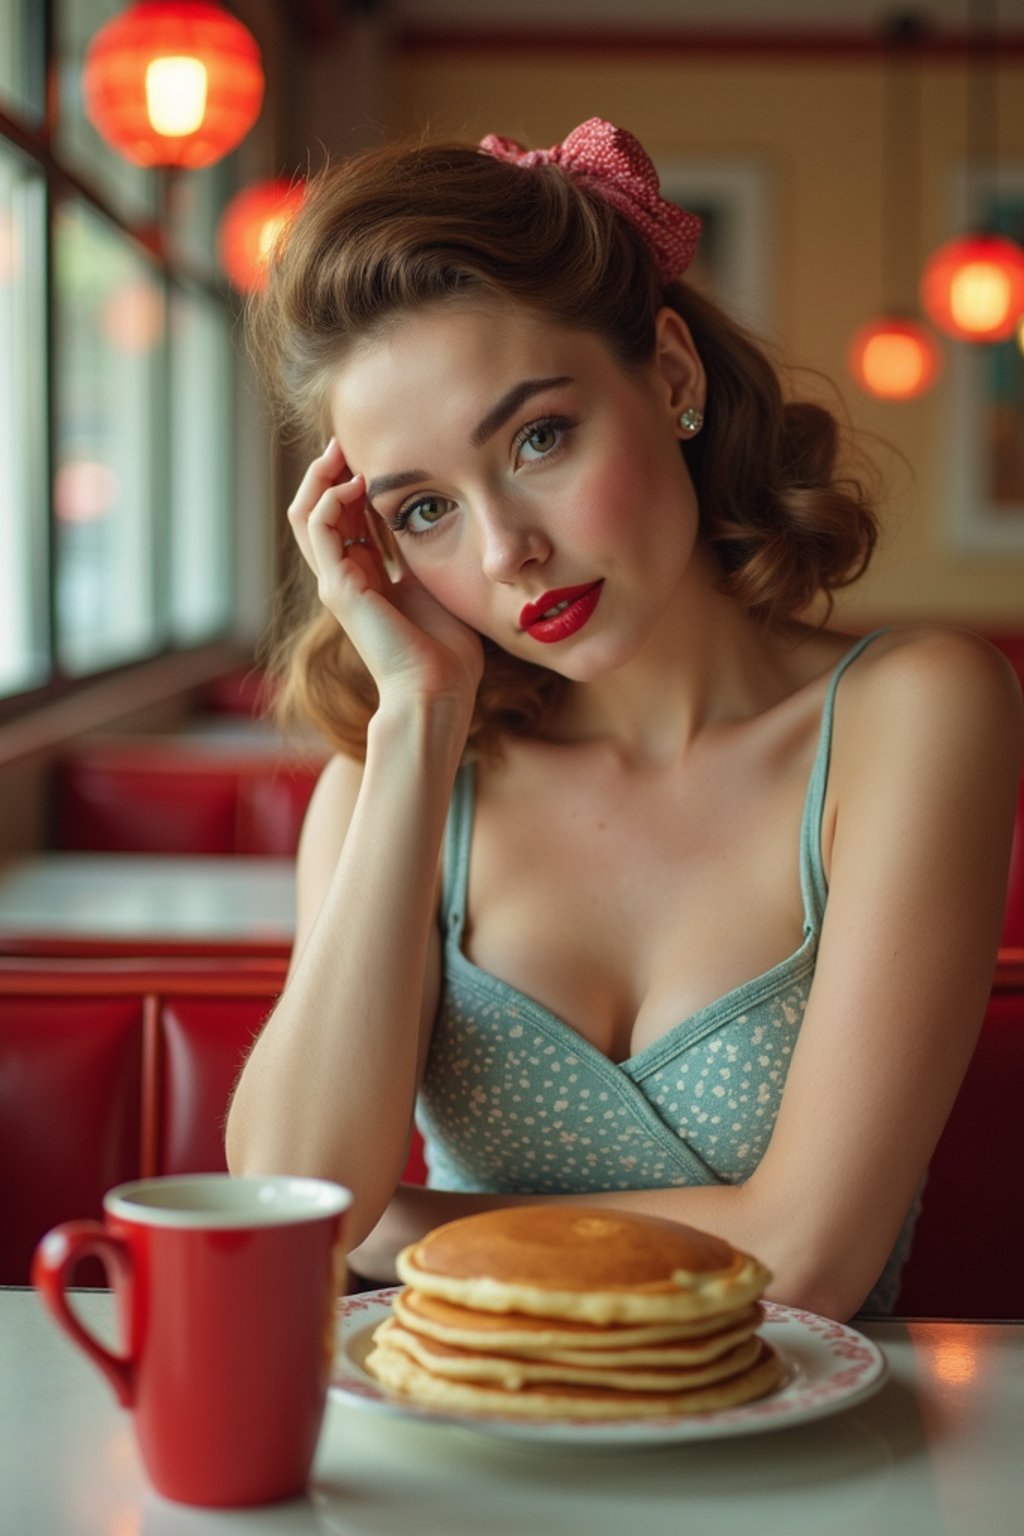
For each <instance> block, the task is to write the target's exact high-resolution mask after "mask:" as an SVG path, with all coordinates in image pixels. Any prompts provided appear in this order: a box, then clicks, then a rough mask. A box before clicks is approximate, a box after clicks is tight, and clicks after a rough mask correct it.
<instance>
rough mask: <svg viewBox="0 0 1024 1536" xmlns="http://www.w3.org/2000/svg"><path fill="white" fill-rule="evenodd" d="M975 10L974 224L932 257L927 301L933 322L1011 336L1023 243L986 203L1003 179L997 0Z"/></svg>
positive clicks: (1020, 301)
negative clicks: (989, 189)
mask: <svg viewBox="0 0 1024 1536" xmlns="http://www.w3.org/2000/svg"><path fill="white" fill-rule="evenodd" d="M968 10H969V14H970V27H969V43H970V54H971V57H970V61H969V72H968V77H967V87H968V98H967V107H968V116H967V140H968V171H967V195H968V202H969V204H970V205H971V208H970V212H971V215H972V218H971V223H972V224H973V225H974V231H973V232H972V233H969V234H966V235H963V236H961V237H960V238H959V239H956V240H951V241H949V242H948V243H947V244H945V245H942V246H940V247H939V249H938V250H937V251H934V252H933V253H932V255H931V256H930V257H929V258H928V261H927V262H926V263H925V267H924V270H923V272H922V274H921V289H920V291H921V303H922V304H923V306H924V308H925V310H926V311H927V313H928V315H929V317H930V318H931V320H932V321H933V322H934V324H935V325H937V326H938V327H939V329H940V330H942V331H945V332H946V333H947V335H950V336H955V337H956V338H957V339H958V340H961V341H980V342H986V341H1006V340H1007V339H1008V338H1009V337H1011V336H1012V335H1013V333H1014V331H1015V329H1016V327H1017V322H1018V320H1019V319H1020V318H1021V316H1022V315H1024V249H1022V248H1021V246H1019V245H1018V244H1017V243H1016V242H1015V241H1013V240H1010V239H1007V237H1006V236H1005V235H1002V234H1000V233H998V232H997V231H996V230H995V229H992V228H985V227H983V226H984V225H985V224H986V223H987V222H988V221H987V219H986V218H985V212H986V210H985V209H984V207H983V206H982V204H981V198H982V193H983V187H984V183H985V182H986V180H989V179H990V180H992V181H993V182H996V181H998V161H999V155H998V119H999V107H998V86H999V76H998V72H997V70H998V62H999V37H998V28H997V18H998V5H997V0H968ZM979 215H980V216H979Z"/></svg>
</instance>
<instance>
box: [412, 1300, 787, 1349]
mask: <svg viewBox="0 0 1024 1536" xmlns="http://www.w3.org/2000/svg"><path fill="white" fill-rule="evenodd" d="M392 1308H393V1312H394V1316H395V1318H396V1319H397V1320H398V1322H399V1323H400V1324H401V1325H402V1327H404V1328H405V1329H407V1330H408V1331H409V1332H410V1333H414V1334H417V1335H419V1336H420V1337H421V1338H424V1339H430V1340H436V1341H437V1342H439V1343H442V1344H449V1345H453V1346H455V1347H456V1348H463V1349H471V1350H475V1351H477V1352H484V1353H487V1352H491V1353H499V1354H505V1355H514V1356H518V1357H521V1358H525V1359H531V1358H533V1357H534V1356H540V1357H542V1358H544V1359H547V1360H556V1361H559V1362H561V1363H562V1364H566V1365H584V1366H585V1365H592V1366H597V1365H695V1364H699V1363H700V1362H701V1361H703V1360H711V1359H714V1358H715V1356H717V1355H721V1354H724V1353H725V1352H726V1350H728V1349H731V1348H732V1347H733V1346H734V1345H736V1344H740V1343H742V1342H743V1340H744V1339H748V1338H749V1337H750V1336H751V1334H753V1333H754V1332H755V1331H756V1329H757V1328H758V1327H759V1326H760V1324H761V1322H762V1320H763V1318H764V1311H763V1309H762V1308H761V1307H760V1306H758V1305H755V1306H752V1307H745V1308H743V1309H741V1311H739V1312H736V1313H723V1314H722V1315H721V1316H720V1317H716V1318H714V1319H708V1318H704V1319H701V1321H699V1322H690V1323H681V1324H678V1325H674V1324H672V1323H659V1324H651V1325H650V1326H649V1327H646V1328H643V1327H630V1326H629V1325H628V1324H625V1323H623V1324H619V1325H618V1326H614V1325H613V1326H611V1327H608V1328H600V1327H598V1326H597V1325H596V1324H592V1323H569V1322H564V1321H556V1322H548V1321H547V1320H546V1319H544V1318H540V1317H527V1316H525V1315H522V1314H516V1313H510V1314H504V1315H502V1314H499V1313H493V1312H478V1313H474V1312H471V1311H470V1310H469V1308H468V1307H455V1306H452V1304H451V1303H450V1302H441V1301H438V1299H437V1297H435V1296H423V1295H421V1294H420V1292H419V1291H416V1290H405V1291H400V1292H399V1293H398V1295H397V1296H396V1297H395V1299H394V1302H393V1303H392ZM712 1325H713V1328H712ZM709 1329H712V1331H709Z"/></svg>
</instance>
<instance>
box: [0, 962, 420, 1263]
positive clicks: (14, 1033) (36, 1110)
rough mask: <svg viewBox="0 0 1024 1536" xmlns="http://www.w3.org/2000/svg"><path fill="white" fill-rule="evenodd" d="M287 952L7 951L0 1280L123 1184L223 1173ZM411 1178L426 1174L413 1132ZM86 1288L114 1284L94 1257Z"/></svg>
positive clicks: (1, 967) (0, 1033) (0, 1036)
mask: <svg viewBox="0 0 1024 1536" xmlns="http://www.w3.org/2000/svg"><path fill="white" fill-rule="evenodd" d="M285 969H286V962H285V961H284V960H267V961H265V962H257V961H250V960H244V961H241V960H240V961H232V960H229V959H222V958H218V959H216V960H212V959H211V960H195V959H192V960H189V959H182V960H179V961H174V960H168V961H161V962H160V964H159V966H154V965H153V964H151V963H148V962H145V961H138V960H132V959H121V960H96V961H60V960H48V961H33V960H27V959H16V960H15V959H0V1167H2V1168H3V1170H4V1175H5V1177H4V1187H3V1192H2V1197H0V1285H25V1284H27V1283H28V1272H29V1263H30V1260H31V1256H32V1253H33V1251H34V1249H35V1246H36V1244H37V1243H38V1241H39V1239H40V1238H41V1237H42V1236H43V1234H44V1233H45V1232H47V1231H48V1230H49V1228H50V1227H52V1226H54V1225H56V1224H57V1223H58V1222H61V1221H67V1220H70V1219H72V1218H74V1217H79V1216H84V1217H93V1218H98V1217H99V1216H100V1214H101V1211H102V1202H103V1196H104V1194H105V1193H106V1191H107V1190H108V1189H110V1188H111V1187H112V1186H113V1185H114V1184H119V1183H122V1182H124V1181H125V1180H128V1179H134V1178H142V1177H149V1176H150V1175H153V1174H170V1173H199V1172H211V1173H216V1172H222V1171H223V1170H224V1169H225V1168H226V1163H225V1158H224V1145H223V1133H224V1119H225V1114H226V1110H227V1105H228V1099H229V1096H230V1093H231V1090H232V1087H233V1085H234V1083H235V1080H236V1078H237V1076H238V1073H239V1070H240V1069H241V1065H242V1062H243V1060H244V1058H245V1055H246V1052H247V1051H248V1049H249V1046H250V1045H251V1043H252V1041H253V1039H254V1038H255V1036H256V1035H257V1034H258V1032H259V1030H260V1028H261V1026H262V1024H263V1022H264V1020H265V1019H266V1017H267V1015H268V1014H269V1013H270V1011H271V1009H272V1008H273V1005H274V1002H275V1000H276V998H277V997H278V996H279V994H280V991H281V988H282V986H283V984H284V976H285ZM404 1177H405V1178H406V1179H408V1180H411V1181H413V1182H422V1181H423V1178H424V1167H423V1158H422V1153H421V1150H420V1144H419V1141H418V1138H414V1145H413V1147H412V1148H411V1150H410V1155H409V1160H408V1163H407V1166H406V1171H405V1175H404ZM76 1281H77V1282H78V1283H81V1284H97V1283H99V1284H103V1283H105V1280H104V1276H103V1274H102V1271H101V1270H100V1269H99V1266H98V1265H94V1264H93V1263H92V1261H89V1263H88V1264H87V1265H84V1266H82V1269H81V1270H80V1271H79V1273H78V1274H77V1275H76Z"/></svg>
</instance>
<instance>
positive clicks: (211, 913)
mask: <svg viewBox="0 0 1024 1536" xmlns="http://www.w3.org/2000/svg"><path fill="white" fill-rule="evenodd" d="M294 907H295V864H294V860H292V859H275V858H246V857H241V856H232V857H225V858H209V857H204V856H202V855H199V854H187V855H184V856H174V855H169V854H142V853H40V854H33V855H31V856H29V857H26V858H21V859H13V860H11V861H10V862H9V863H7V864H5V865H3V866H0V953H2V954H8V955H11V954H49V955H59V954H83V953H93V954H103V953H125V952H127V951H130V950H132V949H134V950H136V951H138V950H139V949H145V950H146V951H147V952H148V953H160V952H172V951H175V950H178V951H180V950H182V949H188V950H190V951H191V950H202V949H218V950H220V951H221V952H225V953H226V952H232V953H244V952H253V953H267V952H283V953H287V952H288V950H289V949H290V947H291V943H292V938H293V936H294V924H295V911H294Z"/></svg>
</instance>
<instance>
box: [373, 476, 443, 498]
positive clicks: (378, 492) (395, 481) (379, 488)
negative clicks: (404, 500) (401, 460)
mask: <svg viewBox="0 0 1024 1536" xmlns="http://www.w3.org/2000/svg"><path fill="white" fill-rule="evenodd" d="M429 478H430V476H429V474H428V472H427V471H426V470H425V469H403V470H401V471H400V472H399V473H398V474H397V475H378V476H377V477H376V479H375V480H371V481H370V483H369V485H368V486H367V487H366V499H367V501H369V502H371V503H372V502H373V501H374V500H376V498H377V497H378V496H383V494H384V492H385V491H400V490H401V489H402V487H403V486H404V485H416V484H417V483H418V482H419V481H420V480H429Z"/></svg>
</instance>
